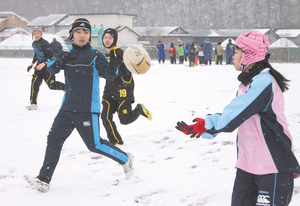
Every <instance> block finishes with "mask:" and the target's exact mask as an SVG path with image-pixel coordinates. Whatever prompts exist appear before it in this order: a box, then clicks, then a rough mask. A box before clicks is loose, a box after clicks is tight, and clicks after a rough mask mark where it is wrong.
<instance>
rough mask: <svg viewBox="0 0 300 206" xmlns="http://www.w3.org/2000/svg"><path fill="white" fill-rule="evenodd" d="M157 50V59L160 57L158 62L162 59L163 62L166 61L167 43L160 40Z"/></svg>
mask: <svg viewBox="0 0 300 206" xmlns="http://www.w3.org/2000/svg"><path fill="white" fill-rule="evenodd" d="M156 50H157V53H158V54H157V59H158V63H160V62H161V61H162V63H163V64H164V63H165V59H166V56H165V45H164V44H163V43H162V42H161V41H160V40H159V41H158V44H157V45H156Z"/></svg>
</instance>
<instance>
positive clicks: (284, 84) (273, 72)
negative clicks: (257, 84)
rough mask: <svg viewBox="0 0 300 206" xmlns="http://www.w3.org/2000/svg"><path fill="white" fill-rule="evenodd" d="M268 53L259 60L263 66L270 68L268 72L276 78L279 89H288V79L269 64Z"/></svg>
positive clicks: (283, 90)
mask: <svg viewBox="0 0 300 206" xmlns="http://www.w3.org/2000/svg"><path fill="white" fill-rule="evenodd" d="M269 58H270V54H267V55H266V58H265V59H264V60H262V61H261V62H262V63H263V65H264V67H265V68H270V74H271V75H272V76H273V77H274V78H275V79H276V81H277V83H278V85H279V87H280V89H281V91H282V92H285V91H287V90H288V89H289V84H288V82H290V80H288V79H287V78H285V77H284V76H283V75H282V74H280V73H279V72H278V71H277V70H276V69H274V68H273V67H272V66H271V64H270V63H269V60H268V59H269Z"/></svg>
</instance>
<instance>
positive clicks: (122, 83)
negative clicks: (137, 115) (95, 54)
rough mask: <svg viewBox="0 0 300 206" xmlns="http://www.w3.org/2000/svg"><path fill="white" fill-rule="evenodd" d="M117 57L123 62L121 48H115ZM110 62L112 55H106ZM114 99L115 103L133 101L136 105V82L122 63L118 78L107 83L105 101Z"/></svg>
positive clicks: (104, 94) (104, 93)
mask: <svg viewBox="0 0 300 206" xmlns="http://www.w3.org/2000/svg"><path fill="white" fill-rule="evenodd" d="M113 50H114V54H115V56H116V57H121V58H120V59H122V60H123V53H124V51H123V50H122V49H121V48H120V47H119V46H116V47H114V49H113ZM105 56H106V57H107V59H108V61H110V53H105ZM108 98H109V99H112V100H115V101H123V100H131V102H132V103H134V81H133V76H132V73H131V72H130V71H129V70H128V69H127V68H126V66H125V64H124V62H123V61H122V63H121V66H119V73H118V76H117V77H116V78H115V79H114V80H113V81H106V84H105V88H104V92H103V99H108Z"/></svg>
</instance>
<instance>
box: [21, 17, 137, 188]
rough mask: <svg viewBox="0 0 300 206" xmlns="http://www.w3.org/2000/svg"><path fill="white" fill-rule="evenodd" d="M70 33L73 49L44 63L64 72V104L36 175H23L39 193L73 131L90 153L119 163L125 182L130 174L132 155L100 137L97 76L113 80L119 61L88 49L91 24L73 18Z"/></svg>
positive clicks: (53, 70)
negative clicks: (108, 58) (75, 131)
mask: <svg viewBox="0 0 300 206" xmlns="http://www.w3.org/2000/svg"><path fill="white" fill-rule="evenodd" d="M69 33H70V36H69V39H70V40H72V39H74V43H73V45H72V47H73V48H72V49H71V50H70V51H69V52H66V51H61V52H59V53H58V54H57V55H56V56H55V57H54V58H53V59H52V60H51V61H50V62H48V64H47V66H48V68H49V72H50V73H52V74H56V73H58V72H59V71H60V70H64V74H65V79H66V80H65V82H66V87H65V96H64V98H63V103H62V106H61V108H60V110H59V112H58V114H57V116H56V118H55V119H54V122H53V125H52V127H51V130H50V132H49V135H48V141H47V148H46V154H45V159H44V163H43V166H42V168H41V170H40V173H39V175H38V176H37V177H30V176H27V175H25V176H24V178H25V179H26V180H27V181H28V182H29V183H30V184H31V185H32V186H34V187H35V188H36V189H37V190H39V191H41V192H47V191H48V190H49V184H50V181H51V179H52V176H53V173H54V170H55V168H56V165H57V163H58V160H59V156H60V152H61V149H62V146H63V144H64V142H65V140H66V139H67V138H68V137H69V136H70V135H71V133H72V131H73V130H74V128H76V130H77V131H78V133H79V134H80V136H81V138H82V139H83V141H84V143H85V144H86V146H87V147H88V149H89V150H90V151H92V152H96V153H99V154H102V155H104V156H107V157H109V158H111V159H112V160H115V161H116V162H118V163H120V164H121V165H122V166H123V168H124V171H125V178H126V179H127V180H129V179H130V178H131V177H132V175H133V166H132V161H133V156H132V154H130V153H125V152H123V151H122V150H120V149H119V148H118V147H116V146H114V145H113V144H111V143H110V142H108V141H107V140H104V139H102V138H101V137H100V136H99V135H100V129H99V114H100V111H101V110H100V102H101V101H100V91H99V82H100V78H99V76H102V77H103V78H105V79H107V80H113V79H114V78H115V77H116V76H117V72H118V69H117V67H118V63H117V62H119V61H117V59H116V58H114V57H113V58H111V59H110V63H109V62H108V61H107V59H106V57H105V56H104V55H103V53H101V52H100V51H98V50H95V49H94V48H92V47H91V45H90V41H91V25H90V22H89V21H88V20H87V19H83V18H79V19H76V20H75V21H74V23H73V24H72V28H71V29H70V31H69Z"/></svg>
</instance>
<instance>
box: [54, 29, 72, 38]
mask: <svg viewBox="0 0 300 206" xmlns="http://www.w3.org/2000/svg"><path fill="white" fill-rule="evenodd" d="M55 35H56V36H60V37H69V30H66V29H65V30H60V31H59V32H57V33H55Z"/></svg>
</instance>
